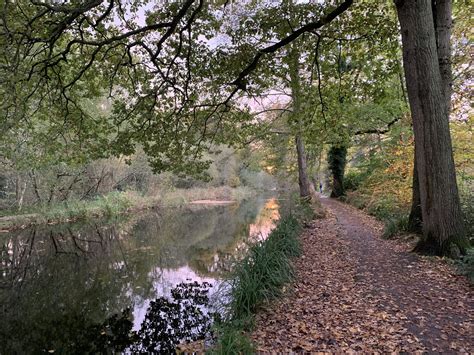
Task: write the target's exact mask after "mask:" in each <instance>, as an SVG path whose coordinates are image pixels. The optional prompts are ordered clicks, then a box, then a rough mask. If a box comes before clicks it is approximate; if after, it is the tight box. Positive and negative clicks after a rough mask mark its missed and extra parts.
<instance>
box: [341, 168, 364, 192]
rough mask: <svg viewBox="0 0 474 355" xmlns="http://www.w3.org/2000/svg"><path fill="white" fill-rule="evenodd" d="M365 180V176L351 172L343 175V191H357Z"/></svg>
mask: <svg viewBox="0 0 474 355" xmlns="http://www.w3.org/2000/svg"><path fill="white" fill-rule="evenodd" d="M366 178H367V176H366V174H364V173H360V172H358V171H355V170H351V171H349V172H347V173H346V174H345V175H344V190H347V191H356V190H358V189H359V188H360V187H361V185H362V183H363V182H364V180H365V179H366Z"/></svg>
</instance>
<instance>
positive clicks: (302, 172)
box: [295, 134, 311, 198]
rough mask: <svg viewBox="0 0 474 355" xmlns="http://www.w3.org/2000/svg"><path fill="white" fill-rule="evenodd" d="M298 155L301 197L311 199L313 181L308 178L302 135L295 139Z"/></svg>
mask: <svg viewBox="0 0 474 355" xmlns="http://www.w3.org/2000/svg"><path fill="white" fill-rule="evenodd" d="M295 142H296V154H297V156H298V184H299V186H300V197H302V198H309V197H311V191H310V185H311V181H310V180H309V178H308V166H307V163H306V154H305V150H304V142H303V138H302V137H301V135H300V134H297V135H296V137H295Z"/></svg>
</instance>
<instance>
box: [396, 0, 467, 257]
mask: <svg viewBox="0 0 474 355" xmlns="http://www.w3.org/2000/svg"><path fill="white" fill-rule="evenodd" d="M448 3H450V2H449V1H446V2H445V1H440V2H439V5H440V6H439V7H438V6H436V11H437V15H436V19H437V21H439V19H441V18H443V19H444V20H443V22H442V23H441V22H437V26H438V28H439V31H441V33H442V36H440V35H439V34H440V32H439V31H438V36H437V30H436V27H435V22H434V15H433V10H432V3H431V1H429V0H420V1H406V0H396V1H395V4H396V8H397V13H398V18H399V21H400V27H401V33H402V44H403V64H404V71H405V78H406V85H407V92H408V99H409V103H410V109H411V113H412V119H413V130H414V135H415V147H416V151H415V154H416V169H417V173H418V179H419V188H420V200H421V211H422V219H423V238H422V240H421V241H420V243H419V244H418V246H417V247H416V250H417V251H420V252H427V253H431V254H437V255H455V254H458V253H459V251H460V252H462V253H464V252H465V250H466V247H467V245H468V242H467V238H466V234H465V227H464V222H463V218H462V212H461V207H460V201H459V194H458V188H457V183H456V174H455V167H454V159H453V153H452V143H451V136H450V132H449V105H447V102H449V100H450V90H448V89H447V86H446V85H443V82H446V81H444V80H445V79H446V78H447V77H448V76H449V75H450V74H449V73H450V71H449V70H446V68H445V67H446V66H448V65H450V63H449V60H448V61H446V57H445V55H443V53H446V52H447V51H449V49H447V48H448V47H447V46H440V45H439V44H438V46H437V44H436V40H437V38H438V41H446V40H447V41H449V36H447V37H446V32H443V31H445V30H446V27H445V26H448V27H449V25H450V19H451V14H450V6H449V4H448ZM441 5H443V6H441ZM441 27H443V29H442V30H441ZM438 48H442V50H441V51H440V52H443V53H440V52H438ZM440 64H441V65H440Z"/></svg>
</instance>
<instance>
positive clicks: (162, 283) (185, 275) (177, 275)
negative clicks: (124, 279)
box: [133, 265, 218, 331]
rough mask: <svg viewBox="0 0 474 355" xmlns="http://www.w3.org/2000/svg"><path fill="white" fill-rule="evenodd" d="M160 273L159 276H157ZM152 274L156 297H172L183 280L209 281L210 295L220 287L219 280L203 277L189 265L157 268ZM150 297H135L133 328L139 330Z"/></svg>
mask: <svg viewBox="0 0 474 355" xmlns="http://www.w3.org/2000/svg"><path fill="white" fill-rule="evenodd" d="M157 275H159V276H158V277H156V276H157ZM150 276H151V277H153V278H155V279H154V280H153V289H154V290H155V292H156V297H167V298H170V297H171V290H172V289H173V288H174V287H176V286H177V285H178V284H180V283H183V282H190V281H197V282H199V283H203V282H209V283H211V284H212V285H213V287H212V288H211V290H210V295H211V296H212V293H213V291H214V290H215V289H217V287H218V281H217V280H216V279H214V278H210V277H201V276H199V275H198V274H196V273H195V272H194V271H193V270H192V269H191V268H190V267H189V266H188V265H186V266H182V267H180V268H177V269H161V268H159V267H158V268H156V269H155V270H153V271H152V272H150ZM150 301H151V300H150V299H145V300H144V299H143V298H141V297H140V296H137V297H136V298H135V299H134V307H133V330H137V331H138V330H139V329H140V326H141V324H142V322H143V320H144V319H145V315H146V311H147V309H148V307H149V305H150Z"/></svg>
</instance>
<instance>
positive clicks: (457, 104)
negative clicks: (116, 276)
mask: <svg viewBox="0 0 474 355" xmlns="http://www.w3.org/2000/svg"><path fill="white" fill-rule="evenodd" d="M0 8H1V10H0V11H1V16H0V44H1V52H0V63H1V64H0V97H1V99H0V100H1V106H0V127H1V130H0V165H1V169H0V217H1V218H6V219H8V220H14V216H17V215H25V216H26V215H29V214H31V215H38V214H42V213H43V214H45V215H46V216H47V217H46V220H47V221H49V222H52V220H53V219H55V218H56V219H57V220H58V221H59V220H61V221H63V220H68V218H69V219H75V218H76V217H78V216H82V215H86V214H87V213H88V212H87V211H88V207H87V205H88V204H89V205H90V204H91V203H96V206H97V205H101V204H103V206H102V207H97V208H102V209H107V210H110V209H111V208H112V207H111V206H110V205H111V204H112V205H114V204H116V205H117V206H118V205H119V204H122V207H120V208H119V207H117V210H124V209H133V206H134V205H135V206H138V205H140V206H141V207H143V206H153V205H154V204H158V202H157V201H159V203H160V204H162V205H166V204H169V205H177V204H178V205H179V204H180V203H183V201H187V202H189V200H195V199H206V198H209V196H211V197H212V198H215V199H216V200H234V199H239V196H247V195H250V194H252V193H254V192H255V191H274V190H284V189H290V190H291V189H294V188H297V189H298V191H299V196H300V197H301V199H302V200H304V201H307V202H309V203H310V204H311V206H312V208H313V209H314V211H315V215H316V216H319V217H322V216H324V214H325V208H324V206H323V205H324V204H321V201H320V198H321V196H322V195H330V196H331V197H332V198H338V199H340V200H342V201H344V202H347V203H349V204H352V205H354V206H356V207H358V208H361V209H363V210H365V211H366V212H368V213H369V214H372V215H373V216H375V217H376V218H378V219H379V220H381V221H382V222H383V223H384V225H385V227H384V228H385V229H384V235H385V237H387V238H391V237H394V236H397V235H400V234H407V233H411V234H413V235H416V238H417V243H416V246H415V247H414V251H415V252H417V253H419V254H423V255H426V254H428V255H435V256H441V257H449V258H452V259H456V260H463V262H464V261H465V260H468V261H467V264H468V265H471V266H468V268H469V267H470V268H471V271H470V272H472V260H473V258H472V239H473V236H474V207H473V206H474V188H473V187H474V164H473V156H474V149H473V146H474V145H473V142H474V133H473V132H474V126H473V124H474V116H473V111H472V83H473V77H472V58H473V54H474V52H473V47H472V20H471V18H470V14H471V13H472V11H473V10H474V8H473V6H472V4H471V3H470V2H469V1H462V0H459V1H452V0H419V1H409V0H394V1H393V2H386V1H352V0H345V1H329V0H328V1H312V0H309V1H296V0H282V1H276V2H275V1H265V0H262V1H250V0H249V1H226V0H217V1H205V0H184V1H170V2H167V1H166V2H160V1H158V2H154V1H148V0H130V1H122V0H86V1H78V0H77V1H76V0H71V1H67V2H62V1H34V0H19V1H13V2H12V1H8V0H3V1H2V3H1V6H0ZM111 199H112V200H111ZM94 201H95V202H94ZM97 201H99V202H97ZM110 201H112V202H110ZM177 201H181V202H177ZM326 204H327V203H326ZM73 208H75V209H76V211H75V212H74V213H73V212H59V210H60V209H62V210H68V211H69V210H71V209H73ZM94 208H96V207H94ZM48 211H49V212H48ZM51 211H55V212H51ZM61 213H67V216H68V217H67V218H65V217H64V218H62V217H58V216H59V215H60V214H61ZM94 213H95V214H96V215H99V214H100V213H98V212H94ZM94 213H92V214H94ZM53 215H54V217H53ZM24 218H27V217H24ZM36 218H37V217H36ZM37 220H38V218H37ZM21 223H26V222H23V220H22V222H21ZM21 223H20V224H21ZM17 224H18V223H17ZM1 227H2V225H1V224H0V229H2V228H1ZM7 227H8V228H9V227H12V228H13V227H15V226H14V225H13V224H12V225H11V226H10V225H9V226H6V227H5V228H7ZM16 227H17V226H16Z"/></svg>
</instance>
